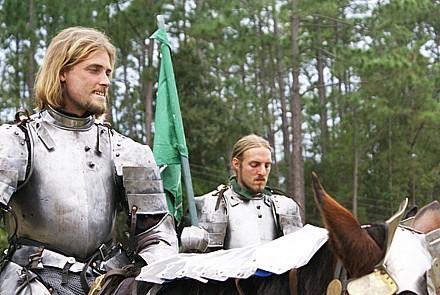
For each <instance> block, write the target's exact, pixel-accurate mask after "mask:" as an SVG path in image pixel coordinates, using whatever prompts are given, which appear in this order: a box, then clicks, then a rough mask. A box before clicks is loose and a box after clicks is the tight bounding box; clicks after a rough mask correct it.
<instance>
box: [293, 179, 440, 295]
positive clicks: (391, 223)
mask: <svg viewBox="0 0 440 295" xmlns="http://www.w3.org/2000/svg"><path fill="white" fill-rule="evenodd" d="M312 182H313V190H314V198H315V202H316V204H317V206H318V208H319V211H320V213H321V217H322V220H323V223H324V225H325V227H326V229H327V230H328V235H329V239H328V243H327V245H325V247H323V248H322V249H321V250H320V253H319V252H318V253H317V255H315V257H313V258H312V260H311V261H310V263H309V265H307V266H305V267H304V268H303V269H300V270H299V281H300V283H299V285H298V291H299V294H303V292H306V293H307V294H323V290H322V289H323V287H325V289H326V288H327V285H330V286H332V283H333V281H332V278H334V277H335V274H336V272H335V269H337V267H338V264H341V263H342V265H343V268H345V270H346V276H345V279H344V280H345V284H344V282H343V283H342V284H340V282H339V281H338V280H336V281H338V284H340V285H341V286H339V285H338V287H337V288H335V290H337V291H331V290H330V289H332V288H333V287H329V289H327V292H328V293H327V294H348V293H349V291H350V284H351V285H352V286H356V284H358V283H357V282H361V280H359V279H358V278H366V277H369V276H370V275H371V274H379V275H383V274H386V278H385V280H386V279H389V280H390V281H391V282H388V283H389V284H391V285H392V284H394V285H395V286H394V289H392V290H393V291H387V292H389V293H384V292H382V291H380V292H373V291H371V292H370V291H367V290H365V289H364V290H363V291H362V292H361V293H357V294H415V293H417V294H419V293H418V292H416V291H414V289H416V288H414V289H413V290H412V291H411V288H406V286H405V287H403V288H401V290H398V287H397V286H396V283H395V281H393V280H392V278H391V276H389V275H388V273H387V267H386V266H385V265H386V262H385V260H387V262H388V260H391V259H393V261H395V260H405V259H407V257H398V255H399V253H396V252H398V250H397V251H396V249H399V247H397V246H396V245H392V246H393V247H391V242H392V239H393V236H394V232H395V231H396V230H397V231H398V234H399V237H402V235H404V234H407V232H404V234H402V232H403V231H409V230H407V229H403V228H400V227H399V228H398V229H397V225H398V223H399V221H400V219H401V217H402V215H403V212H404V209H405V207H406V203H405V205H404V206H402V207H401V208H400V210H399V212H398V213H396V214H395V215H394V216H393V217H392V218H390V219H389V220H388V221H387V222H384V223H383V224H376V225H369V226H361V224H360V223H359V222H358V220H357V219H356V218H355V217H354V216H353V214H352V213H351V212H350V211H349V210H347V209H346V208H344V207H343V206H341V205H340V204H339V203H338V202H337V201H336V200H335V199H333V198H332V197H331V196H330V195H329V194H328V193H327V192H326V191H325V190H324V188H323V186H322V185H321V183H320V182H319V179H318V177H317V175H316V174H314V173H313V175H312ZM438 205H439V204H438V202H433V203H431V204H429V205H428V206H425V207H423V208H422V209H421V210H420V211H419V212H418V213H417V214H416V215H415V217H414V220H413V225H414V226H415V227H417V228H416V229H417V230H418V231H423V232H427V231H431V230H433V229H435V228H438V227H439V225H440V222H437V220H438V221H440V210H438ZM437 218H439V219H437ZM433 220H434V221H433ZM409 235H411V234H409ZM417 235H418V234H417V233H415V234H414V236H417ZM396 236H397V234H396ZM404 236H405V235H404ZM422 240H423V242H424V241H425V238H424V236H423V237H422V238H420V235H418V240H417V241H416V243H418V244H420V243H422V242H420V241H422ZM418 244H417V245H418ZM401 246H403V245H401ZM422 250H423V249H422ZM423 251H425V250H423ZM390 252H393V253H390ZM425 252H426V253H428V254H427V255H428V256H429V252H428V250H426V251H425ZM425 252H423V253H424V254H423V255H425V254H426V253H425ZM323 253H324V254H323ZM390 254H393V255H390ZM330 255H333V257H329V256H330ZM425 256H426V255H425ZM396 257H398V258H397V259H396ZM429 257H431V256H429ZM325 261H326V262H325ZM329 261H330V262H329ZM338 261H339V262H338ZM393 261H392V262H391V263H389V264H390V265H391V266H390V268H393V267H394V269H396V267H395V266H393V265H392V263H394V262H393ZM430 261H431V260H430ZM320 266H326V267H327V270H325V271H324V272H325V273H324V274H322V271H316V269H317V268H318V269H319V267H320ZM425 267H426V263H425V264H424V266H423V269H424V268H425ZM313 269H314V272H313ZM428 269H429V268H428ZM320 272H321V274H320V275H319V273H320ZM393 275H395V273H393ZM306 276H308V277H306ZM318 276H319V277H318ZM414 276H415V278H411V280H414V284H418V285H419V289H420V284H422V285H423V287H422V288H424V289H425V290H426V278H425V272H424V271H422V272H421V274H420V272H419V273H418V274H417V275H414ZM356 279H357V280H356ZM381 279H382V280H384V279H383V278H381ZM301 280H302V281H303V282H301ZM313 281H314V284H315V286H312V285H313ZM318 281H319V283H318ZM421 281H422V282H421ZM351 282H355V283H351ZM397 282H401V281H399V280H398V281H397ZM301 284H302V285H301ZM319 284H321V285H322V286H323V287H321V289H320V288H319V287H317V286H316V285H319ZM347 284H348V287H347ZM368 284H371V281H370V282H368V283H365V280H364V281H362V283H361V286H367V285H368ZM397 285H398V284H397ZM402 285H403V284H402ZM357 286H358V287H357V288H358V289H359V284H358V285H357ZM311 289H313V290H314V291H313V292H307V291H305V290H311ZM325 289H324V290H325ZM347 289H348V290H349V291H347ZM354 289H355V288H354V287H352V290H354ZM405 289H408V290H405ZM329 290H330V291H329ZM389 290H391V289H389ZM304 294H305V293H304ZM350 294H351V292H350ZM353 294H355V293H353ZM422 294H423V293H422ZM426 294H427V293H426Z"/></svg>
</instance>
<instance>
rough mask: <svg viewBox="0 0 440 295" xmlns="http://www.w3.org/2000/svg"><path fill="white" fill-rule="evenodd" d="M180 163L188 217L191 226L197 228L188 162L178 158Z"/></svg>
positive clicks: (185, 159)
mask: <svg viewBox="0 0 440 295" xmlns="http://www.w3.org/2000/svg"><path fill="white" fill-rule="evenodd" d="M180 160H181V163H182V176H183V182H184V183H185V189H186V195H187V199H188V200H187V201H188V211H189V217H190V219H191V225H194V226H199V220H198V218H197V210H196V202H195V200H194V192H193V186H192V181H191V172H190V170H189V160H188V158H187V157H184V156H180Z"/></svg>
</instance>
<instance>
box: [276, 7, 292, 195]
mask: <svg viewBox="0 0 440 295" xmlns="http://www.w3.org/2000/svg"><path fill="white" fill-rule="evenodd" d="M275 9H276V7H275V4H272V10H273V23H274V24H273V26H274V32H273V33H274V36H275V38H276V39H279V36H278V35H279V33H278V22H277V17H276V10H275ZM275 52H276V60H275V65H276V77H277V82H278V93H279V99H280V104H281V131H282V134H283V148H284V153H283V156H284V162H285V163H286V171H287V177H286V180H287V181H286V190H287V193H288V194H289V196H291V197H293V196H295V192H294V190H293V185H292V178H291V177H290V171H291V170H292V166H291V156H290V155H291V151H290V136H289V122H288V119H287V112H288V111H289V110H288V109H287V102H286V95H285V91H286V89H285V88H286V86H285V80H284V75H283V66H282V62H283V58H282V57H283V52H282V48H281V46H280V44H279V42H276V44H275Z"/></svg>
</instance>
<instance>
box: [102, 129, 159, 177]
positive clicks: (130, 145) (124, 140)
mask: <svg viewBox="0 0 440 295" xmlns="http://www.w3.org/2000/svg"><path fill="white" fill-rule="evenodd" d="M111 140H112V146H113V159H114V162H115V166H116V173H117V175H119V176H122V167H146V166H152V165H156V161H155V160H154V156H153V153H152V151H151V149H150V147H149V146H148V145H144V144H140V143H138V142H135V141H134V140H132V139H131V138H128V137H125V136H123V135H121V134H119V133H117V132H115V131H113V135H112V136H111Z"/></svg>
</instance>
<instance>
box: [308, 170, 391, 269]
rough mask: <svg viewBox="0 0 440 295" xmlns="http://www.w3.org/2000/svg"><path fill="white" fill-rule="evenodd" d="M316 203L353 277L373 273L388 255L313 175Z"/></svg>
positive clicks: (337, 250)
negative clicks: (381, 260)
mask: <svg viewBox="0 0 440 295" xmlns="http://www.w3.org/2000/svg"><path fill="white" fill-rule="evenodd" d="M312 183H313V191H314V195H315V202H316V205H317V206H318V208H319V210H320V212H321V217H322V219H323V222H324V224H325V227H326V228H327V230H328V231H329V243H330V246H331V247H332V249H333V251H334V252H335V254H336V256H338V257H339V258H340V259H341V260H342V262H343V264H344V266H345V268H346V269H347V271H348V272H349V274H350V276H352V277H358V276H361V275H364V274H367V273H369V272H371V271H373V269H374V266H375V264H376V263H377V262H378V261H380V259H381V258H382V256H383V255H384V252H383V251H382V250H381V249H380V247H379V246H378V244H377V243H376V242H375V241H374V240H373V239H372V238H371V237H370V235H369V234H368V233H367V231H366V230H365V229H363V228H361V225H360V224H359V222H358V221H357V219H356V218H355V217H354V216H353V214H352V213H351V212H350V211H348V210H347V209H346V208H344V207H343V206H342V205H341V204H339V203H338V202H337V201H336V200H335V199H333V198H332V197H331V196H330V195H329V194H328V193H327V192H326V191H325V190H324V188H323V187H322V185H321V183H320V181H319V179H318V176H317V175H316V173H314V172H313V173H312Z"/></svg>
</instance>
